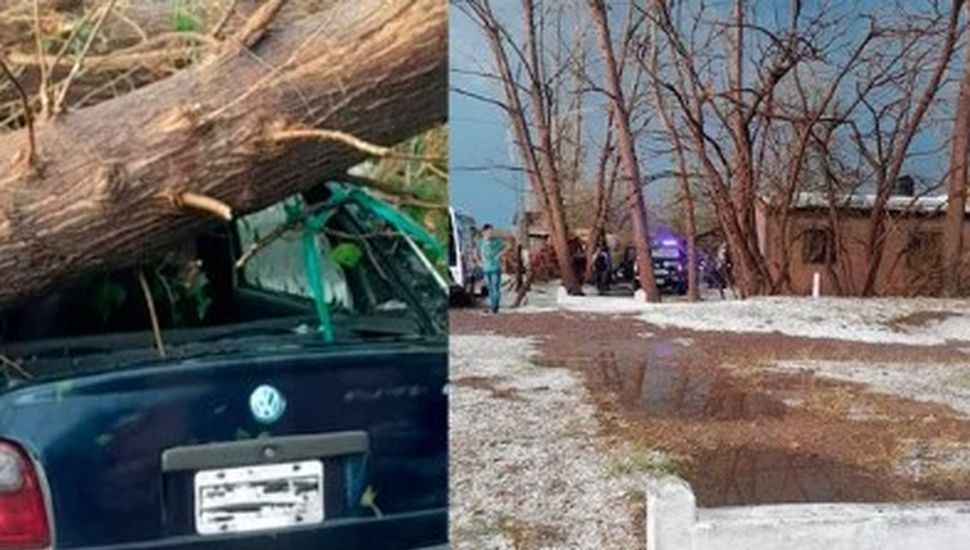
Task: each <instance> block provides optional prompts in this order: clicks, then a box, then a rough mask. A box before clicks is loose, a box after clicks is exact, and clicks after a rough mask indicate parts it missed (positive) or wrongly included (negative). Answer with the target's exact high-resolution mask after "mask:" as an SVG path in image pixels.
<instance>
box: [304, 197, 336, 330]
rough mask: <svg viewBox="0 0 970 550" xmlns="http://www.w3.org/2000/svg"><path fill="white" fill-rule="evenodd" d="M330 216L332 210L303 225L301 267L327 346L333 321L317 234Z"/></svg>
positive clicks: (310, 219) (322, 255)
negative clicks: (304, 271)
mask: <svg viewBox="0 0 970 550" xmlns="http://www.w3.org/2000/svg"><path fill="white" fill-rule="evenodd" d="M331 214H333V210H326V211H324V212H321V213H320V214H317V215H315V216H310V217H309V218H307V220H306V222H304V224H303V266H304V269H305V270H306V276H307V280H308V281H309V283H310V291H311V292H312V293H313V303H314V305H315V306H316V310H317V317H318V318H319V319H320V332H321V333H322V334H323V341H324V342H327V343H328V344H329V343H332V342H333V320H332V318H331V316H330V304H329V303H328V302H327V292H326V290H325V285H326V283H327V281H326V280H325V279H324V278H323V275H322V273H323V268H322V262H323V261H325V255H324V254H321V253H320V243H319V242H318V241H317V233H318V232H320V231H322V230H323V228H324V226H326V225H327V220H328V219H329V218H330V215H331Z"/></svg>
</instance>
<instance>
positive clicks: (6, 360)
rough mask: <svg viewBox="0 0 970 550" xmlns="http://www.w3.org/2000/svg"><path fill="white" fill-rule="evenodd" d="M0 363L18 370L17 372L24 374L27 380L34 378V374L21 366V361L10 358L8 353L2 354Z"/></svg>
mask: <svg viewBox="0 0 970 550" xmlns="http://www.w3.org/2000/svg"><path fill="white" fill-rule="evenodd" d="M0 364H4V365H6V366H8V367H10V368H11V369H13V370H15V371H17V374H19V375H20V376H23V377H24V378H25V379H27V380H30V379H31V378H33V376H31V375H30V373H29V372H27V371H25V370H24V368H23V367H21V366H20V364H19V363H17V362H16V361H14V360H12V359H10V358H9V357H7V356H6V355H3V354H0Z"/></svg>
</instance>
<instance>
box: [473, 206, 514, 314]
mask: <svg viewBox="0 0 970 550" xmlns="http://www.w3.org/2000/svg"><path fill="white" fill-rule="evenodd" d="M506 248H507V246H506V244H505V241H504V240H503V239H501V238H499V237H496V236H495V230H494V229H493V228H492V225H491V224H488V223H486V224H485V225H483V226H482V240H481V242H480V243H479V244H478V262H479V264H480V265H481V266H482V271H483V272H484V275H485V287H486V288H487V289H488V303H489V309H491V311H492V313H498V306H499V300H500V298H501V293H502V255H503V254H505V250H506Z"/></svg>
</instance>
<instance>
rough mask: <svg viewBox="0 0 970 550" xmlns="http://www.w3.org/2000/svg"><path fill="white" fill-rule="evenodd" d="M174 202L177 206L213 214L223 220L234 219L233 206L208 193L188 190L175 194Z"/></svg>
mask: <svg viewBox="0 0 970 550" xmlns="http://www.w3.org/2000/svg"><path fill="white" fill-rule="evenodd" d="M172 203H173V204H175V206H176V207H177V208H190V209H193V210H198V211H200V212H205V213H206V214H211V215H212V216H214V217H216V218H219V219H220V220H223V221H227V222H228V221H232V208H231V207H230V206H229V205H228V204H226V203H224V202H222V201H220V200H219V199H214V198H212V197H209V196H206V195H200V194H198V193H192V192H191V191H187V192H185V193H181V194H179V195H173V196H172Z"/></svg>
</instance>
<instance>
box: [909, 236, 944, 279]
mask: <svg viewBox="0 0 970 550" xmlns="http://www.w3.org/2000/svg"><path fill="white" fill-rule="evenodd" d="M942 247H943V235H942V234H941V233H940V232H939V231H926V230H922V229H916V230H913V231H911V232H910V233H909V237H908V239H907V241H906V267H907V268H909V269H910V270H912V271H919V272H926V271H933V270H937V269H940V268H941V267H942V266H943V252H942Z"/></svg>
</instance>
